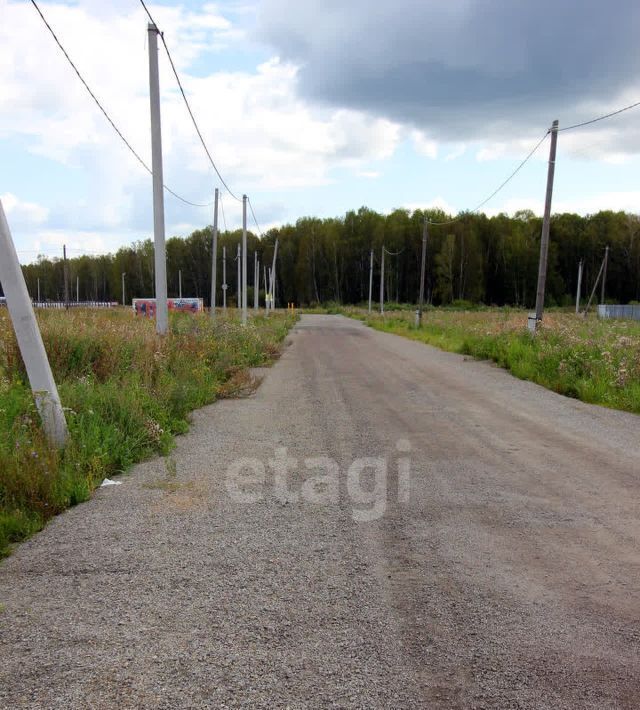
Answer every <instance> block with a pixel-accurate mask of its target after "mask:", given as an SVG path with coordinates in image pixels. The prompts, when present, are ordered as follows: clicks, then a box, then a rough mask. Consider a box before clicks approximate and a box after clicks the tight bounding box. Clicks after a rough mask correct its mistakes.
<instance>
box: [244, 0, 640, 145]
mask: <svg viewBox="0 0 640 710" xmlns="http://www.w3.org/2000/svg"><path fill="white" fill-rule="evenodd" d="M639 23H640V4H638V3H637V2H635V0H617V1H616V2H615V3H614V6H613V7H612V6H611V5H607V4H606V3H602V2H601V1H600V0H564V2H562V3H557V2H555V0H538V2H513V0H483V2H468V0H376V2H375V3H371V2H370V0H350V2H348V3H344V2H342V3H336V2H332V3H328V2H326V1H325V0H306V2H302V3H301V2H298V1H297V0H264V2H263V3H262V5H261V10H260V16H259V25H258V35H259V37H260V38H261V39H262V40H263V41H265V42H267V43H268V44H269V45H270V46H271V47H273V48H274V50H275V51H276V52H278V54H279V56H280V57H281V59H282V60H283V61H287V62H293V63H294V64H296V65H297V66H299V67H301V69H300V87H301V90H302V91H303V92H304V94H305V96H306V97H308V98H311V99H313V100H314V101H316V102H320V103H324V104H327V105H331V106H341V107H349V108H351V109H355V110H361V111H367V112H371V113H372V114H374V115H381V116H386V117H387V118H389V119H390V120H393V121H395V122H398V123H400V124H403V125H412V126H414V127H415V128H417V129H419V130H421V131H423V132H424V134H425V135H426V136H427V137H428V138H429V139H430V140H437V141H450V142H455V141H469V140H472V141H477V140H479V139H483V140H491V141H496V140H501V141H503V142H507V143H508V142H509V141H510V140H512V139H514V138H522V137H531V136H533V137H535V136H539V135H542V133H543V132H544V130H545V129H546V128H547V127H548V126H549V125H550V123H551V121H552V120H553V119H554V118H559V119H560V121H561V125H566V124H567V123H573V122H578V121H582V120H584V119H587V118H591V117H593V116H594V115H598V114H601V113H605V112H607V111H608V110H610V109H611V108H612V107H613V108H617V107H618V106H622V105H624V104H625V102H627V103H631V101H633V100H636V101H637V100H638V98H639V97H640V80H639V78H638V77H639V76H640V71H639V70H640V54H638V52H637V27H638V26H639ZM630 97H631V101H627V99H629V98H630ZM637 120H638V119H637V116H636V117H635V118H633V119H631V118H630V115H625V116H620V117H618V118H616V119H612V121H616V123H615V126H616V128H615V129H614V130H613V131H612V132H611V134H610V135H609V136H608V137H607V140H606V144H607V147H608V149H615V150H616V151H620V152H623V153H624V152H637V151H640V138H639V137H638V132H637V131H633V130H628V129H630V127H631V126H633V123H635V122H637ZM610 125H611V126H613V125H614V123H613V122H612V123H611V124H610ZM601 128H603V126H599V125H595V126H594V127H593V129H592V131H593V132H596V133H597V132H599V131H600V130H601ZM591 135H593V133H591Z"/></svg>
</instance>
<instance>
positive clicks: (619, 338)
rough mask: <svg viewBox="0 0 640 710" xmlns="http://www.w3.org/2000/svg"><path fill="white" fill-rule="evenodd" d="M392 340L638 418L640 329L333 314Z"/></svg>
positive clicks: (520, 316) (548, 316)
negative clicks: (418, 323) (533, 328)
mask: <svg viewBox="0 0 640 710" xmlns="http://www.w3.org/2000/svg"><path fill="white" fill-rule="evenodd" d="M332 310H334V311H335V312H340V313H343V314H344V315H348V316H350V317H352V318H358V319H359V320H362V321H364V322H365V323H366V324H367V325H369V326H371V327H373V328H375V329H376V330H381V331H384V332H387V333H395V334H396V335H402V336H404V337H407V338H412V339H413V340H419V341H421V342H424V343H428V344H429V345H435V346H436V347H438V348H441V349H443V350H448V351H450V352H456V353H461V354H463V355H471V356H473V357H476V358H479V359H483V360H492V361H494V362H496V363H497V364H498V365H500V367H504V368H506V369H508V370H510V371H511V372H512V373H513V374H514V375H515V376H516V377H519V378H520V379H523V380H531V381H532V382H536V383H537V384H540V385H542V386H543V387H547V388H548V389H550V390H553V391H554V392H558V393H560V394H564V395H567V396H569V397H574V398H576V399H581V400H582V401H584V402H590V403H592V404H600V405H603V406H606V407H612V408H614V409H622V410H624V411H628V412H635V413H640V323H635V322H633V321H615V320H606V321H603V320H598V319H597V318H596V317H590V318H588V319H587V320H584V319H583V318H581V317H576V316H575V315H574V314H572V313H566V312H560V311H555V312H554V311H552V312H547V313H545V316H544V320H543V324H542V327H541V328H540V330H539V332H538V335H537V336H536V337H532V336H531V335H530V334H529V332H528V331H527V329H526V322H527V312H526V311H522V310H516V309H511V308H494V309H489V308H486V309H478V310H469V311H465V310H457V309H447V308H432V309H428V310H426V311H425V313H424V316H423V324H422V327H421V328H419V329H418V328H416V327H415V313H414V311H413V310H397V311H388V312H387V313H385V314H384V315H383V316H381V315H380V314H379V313H372V314H371V315H369V314H368V313H367V311H366V309H362V308H341V309H332Z"/></svg>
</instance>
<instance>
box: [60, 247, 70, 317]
mask: <svg viewBox="0 0 640 710" xmlns="http://www.w3.org/2000/svg"><path fill="white" fill-rule="evenodd" d="M62 258H63V260H64V263H63V265H62V271H63V275H64V307H65V308H69V265H68V264H67V245H66V244H63V245H62Z"/></svg>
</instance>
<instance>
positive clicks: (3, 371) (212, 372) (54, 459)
mask: <svg viewBox="0 0 640 710" xmlns="http://www.w3.org/2000/svg"><path fill="white" fill-rule="evenodd" d="M38 320H39V322H40V326H41V330H42V336H43V339H44V342H45V347H46V349H47V352H48V354H49V359H50V362H51V367H52V370H53V373H54V377H55V379H56V382H57V383H58V387H59V390H60V396H61V399H62V403H63V405H64V406H65V408H66V410H67V411H66V414H67V420H68V424H69V429H70V441H69V443H68V445H67V446H66V448H65V450H64V451H63V452H54V451H51V450H50V449H49V447H48V446H47V443H46V441H45V440H44V437H43V435H42V432H41V429H40V420H39V417H38V413H37V411H36V410H35V406H34V404H33V399H32V395H31V390H30V389H29V385H28V382H27V381H26V374H25V371H24V367H23V364H22V360H21V357H20V354H19V350H18V348H17V344H16V341H15V338H14V335H13V329H12V326H11V322H10V320H9V315H8V312H7V311H6V310H4V309H3V310H0V556H1V555H2V554H6V552H7V551H8V548H9V545H10V544H11V543H13V542H17V541H19V540H22V539H24V538H26V537H27V536H28V535H30V534H31V533H33V532H35V531H36V530H39V529H40V528H41V527H42V525H43V524H44V523H45V522H46V521H47V520H48V519H49V518H50V517H52V516H53V515H55V514H56V513H58V512H60V511H61V510H64V509H65V508H67V507H69V506H70V505H74V504H76V503H79V502H81V501H84V500H86V499H87V498H89V496H90V495H91V492H92V490H93V489H94V488H95V486H96V485H98V484H99V483H100V482H101V481H102V479H103V478H105V477H111V476H113V475H115V474H118V473H120V472H122V471H125V470H126V469H127V468H128V467H129V466H131V464H133V463H135V462H137V461H140V460H141V459H143V458H145V457H147V456H149V455H151V454H153V453H155V452H160V453H166V452H167V451H168V450H169V449H170V448H171V446H172V442H173V435H174V434H176V433H180V432H184V431H185V430H186V428H187V415H188V414H189V412H190V411H192V410H193V409H195V408H197V407H201V406H202V405H204V404H207V403H209V402H212V401H213V400H215V399H216V398H218V397H220V396H225V395H229V394H233V393H234V392H235V391H236V390H238V389H242V388H243V387H244V386H246V385H247V381H248V376H247V374H246V371H245V370H246V368H248V367H252V366H257V365H262V364H265V363H267V362H269V361H270V360H271V359H272V358H273V357H274V356H275V355H276V354H277V352H278V350H279V347H280V343H281V341H282V339H283V338H284V336H285V334H286V332H287V330H288V327H289V326H290V325H291V323H292V320H290V319H287V318H286V317H285V316H282V315H276V316H272V317H271V318H268V319H267V318H264V317H258V318H254V319H252V320H251V322H250V324H249V326H248V327H247V328H242V327H241V325H240V324H239V323H238V322H237V321H234V320H230V319H223V318H222V317H219V319H218V321H217V323H216V324H215V325H212V324H211V322H210V320H209V319H208V317H207V316H197V317H192V316H189V315H184V316H181V315H175V316H172V320H171V334H170V335H169V336H168V337H166V338H164V339H161V338H158V337H157V336H156V334H155V330H154V328H155V323H154V322H152V321H149V320H142V319H136V318H135V317H134V316H133V314H132V313H131V312H130V311H129V310H127V311H123V310H114V311H92V310H74V311H69V312H57V311H52V312H49V311H46V312H40V313H39V314H38Z"/></svg>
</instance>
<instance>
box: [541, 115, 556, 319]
mask: <svg viewBox="0 0 640 710" xmlns="http://www.w3.org/2000/svg"><path fill="white" fill-rule="evenodd" d="M557 144H558V121H557V120H556V121H554V122H553V125H552V126H551V147H550V148H549V168H548V171H547V194H546V198H545V202H544V218H543V220H542V237H541V239H540V262H539V264H538V291H537V294H536V325H537V324H538V323H539V322H540V321H541V320H542V314H543V312H544V296H545V288H546V283H547V259H548V256H549V227H550V224H551V198H552V197H553V176H554V173H555V169H556V146H557Z"/></svg>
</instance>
